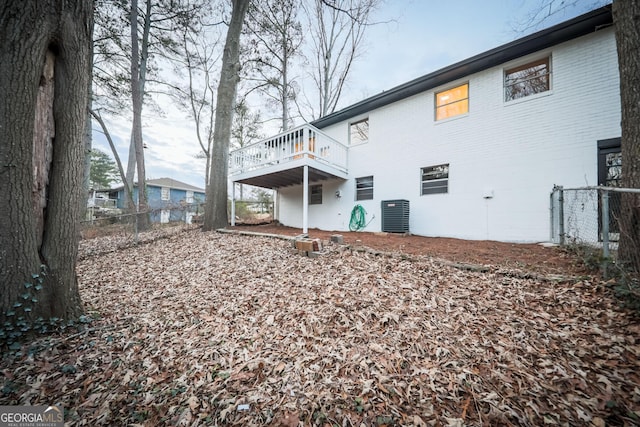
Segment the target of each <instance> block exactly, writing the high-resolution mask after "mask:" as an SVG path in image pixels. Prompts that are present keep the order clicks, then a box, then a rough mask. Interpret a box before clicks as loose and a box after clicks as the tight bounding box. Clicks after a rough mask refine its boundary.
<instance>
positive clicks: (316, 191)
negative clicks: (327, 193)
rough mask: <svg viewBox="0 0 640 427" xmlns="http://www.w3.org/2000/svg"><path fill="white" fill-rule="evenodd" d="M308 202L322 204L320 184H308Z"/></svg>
mask: <svg viewBox="0 0 640 427" xmlns="http://www.w3.org/2000/svg"><path fill="white" fill-rule="evenodd" d="M309 204H310V205H321V204H322V185H321V184H319V185H310V186H309Z"/></svg>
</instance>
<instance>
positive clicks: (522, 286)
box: [0, 230, 640, 427]
mask: <svg viewBox="0 0 640 427" xmlns="http://www.w3.org/2000/svg"><path fill="white" fill-rule="evenodd" d="M114 242H115V243H114ZM104 243H105V246H104V247H101V246H100V239H94V241H91V243H90V245H89V246H85V247H84V249H82V248H81V254H82V255H81V260H80V262H79V265H78V275H79V280H80V286H81V294H82V298H83V301H84V304H85V306H86V309H87V311H88V313H90V314H92V315H93V316H94V317H96V320H94V321H93V322H92V323H91V324H90V325H89V328H88V329H87V330H85V331H84V333H79V334H78V333H76V334H74V335H60V336H58V337H51V338H48V339H43V340H41V341H40V342H38V343H37V345H38V346H39V347H40V348H41V349H43V350H41V351H39V352H35V353H33V354H32V355H31V356H23V357H21V358H11V357H9V356H6V357H4V358H3V359H2V362H1V363H2V364H1V365H0V372H1V373H2V375H1V376H0V381H2V382H3V391H2V394H0V403H2V404H3V405H13V404H25V403H30V404H43V405H44V404H50V403H52V402H60V403H62V404H63V405H64V406H65V408H67V414H66V419H65V420H66V421H67V422H68V424H69V425H145V426H155V425H189V426H195V425H274V426H278V425H280V426H284V427H289V426H299V425H317V426H325V425H327V426H333V425H339V426H361V425H365V426H382V425H398V426H399V425H406V426H410V425H414V426H425V425H451V426H462V425H542V424H545V423H548V424H561V425H563V424H570V425H580V424H584V425H589V424H591V425H596V426H598V425H608V424H623V425H624V424H627V425H631V424H632V423H634V422H638V419H639V418H638V416H639V415H640V369H639V368H640V366H639V365H640V363H639V362H638V355H640V347H639V345H638V338H637V336H638V331H639V330H640V329H639V328H638V322H637V319H634V318H633V317H632V316H631V315H629V314H628V313H627V312H625V311H622V310H621V309H619V308H618V307H617V305H616V303H615V301H614V300H612V299H610V298H609V296H608V295H607V294H606V293H605V291H604V290H603V289H604V288H603V287H601V286H597V283H588V282H584V281H583V282H577V283H561V284H558V283H551V282H546V281H536V280H534V279H524V278H521V277H509V276H504V275H500V274H498V273H496V272H474V271H461V270H459V269H455V268H452V267H449V266H444V265H442V263H435V262H432V261H431V260H430V259H429V258H426V257H413V258H412V259H406V257H404V258H403V257H400V256H398V257H387V256H375V255H373V254H369V253H361V252H353V251H350V250H345V249H344V248H341V247H339V246H332V245H329V246H328V247H327V250H326V252H327V253H326V254H325V255H323V256H322V257H320V258H316V259H311V258H307V257H301V256H298V255H297V254H296V253H295V252H294V251H292V250H291V247H290V243H288V242H285V241H280V240H275V239H266V238H259V237H242V236H234V235H221V234H217V233H202V232H200V231H196V230H192V231H185V232H182V233H180V234H173V235H170V236H168V237H167V238H165V239H161V240H157V241H154V242H149V243H147V244H143V245H138V246H135V247H124V246H122V245H120V246H119V244H118V243H117V242H116V241H115V240H113V239H111V240H106V241H105V242H104ZM118 248H119V249H118ZM96 254H99V255H96ZM33 346H35V344H33ZM25 354H29V351H28V349H26V348H25ZM65 367H66V368H65ZM71 367H72V368H73V369H72V368H71Z"/></svg>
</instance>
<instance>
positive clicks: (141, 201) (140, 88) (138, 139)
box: [131, 0, 151, 231]
mask: <svg viewBox="0 0 640 427" xmlns="http://www.w3.org/2000/svg"><path fill="white" fill-rule="evenodd" d="M146 7H147V13H146V15H145V27H144V30H143V36H142V55H141V56H140V53H139V52H140V51H139V45H138V0H132V2H131V99H132V102H133V124H132V132H131V133H132V142H133V146H134V149H135V160H136V165H137V168H136V171H137V172H138V212H142V214H140V215H138V216H137V218H138V230H140V231H144V230H147V229H149V227H150V221H149V213H148V204H147V192H146V188H147V185H146V178H147V177H146V170H145V165H144V142H143V140H142V97H143V95H144V79H145V72H146V63H147V57H146V52H147V47H148V43H149V41H148V39H149V36H148V34H149V28H148V26H149V23H150V19H151V18H150V16H151V0H146ZM141 62H142V63H141Z"/></svg>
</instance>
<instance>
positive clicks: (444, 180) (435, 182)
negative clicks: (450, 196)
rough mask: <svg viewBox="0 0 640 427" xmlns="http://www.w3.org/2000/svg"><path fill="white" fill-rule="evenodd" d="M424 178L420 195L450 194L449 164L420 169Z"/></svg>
mask: <svg viewBox="0 0 640 427" xmlns="http://www.w3.org/2000/svg"><path fill="white" fill-rule="evenodd" d="M420 173H421V176H422V179H421V188H420V195H421V196H424V195H425V194H438V193H448V192H449V164H448V163H447V164H446V165H437V166H428V167H426V168H422V169H420Z"/></svg>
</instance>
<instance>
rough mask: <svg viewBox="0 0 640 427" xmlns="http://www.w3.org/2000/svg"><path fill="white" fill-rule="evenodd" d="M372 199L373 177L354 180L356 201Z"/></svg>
mask: <svg viewBox="0 0 640 427" xmlns="http://www.w3.org/2000/svg"><path fill="white" fill-rule="evenodd" d="M371 199H373V175H372V176H364V177H362V178H356V200H371Z"/></svg>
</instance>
